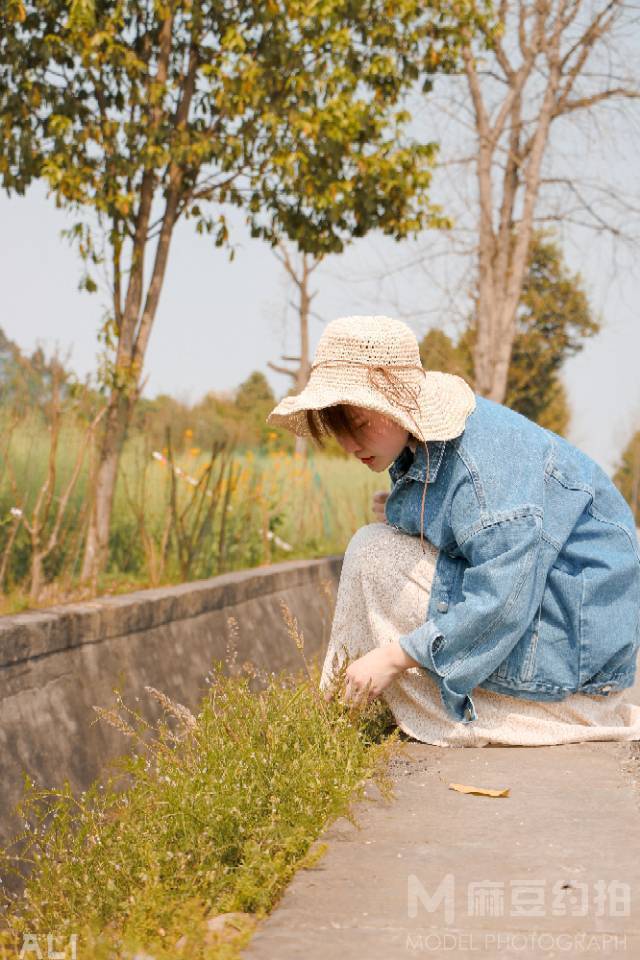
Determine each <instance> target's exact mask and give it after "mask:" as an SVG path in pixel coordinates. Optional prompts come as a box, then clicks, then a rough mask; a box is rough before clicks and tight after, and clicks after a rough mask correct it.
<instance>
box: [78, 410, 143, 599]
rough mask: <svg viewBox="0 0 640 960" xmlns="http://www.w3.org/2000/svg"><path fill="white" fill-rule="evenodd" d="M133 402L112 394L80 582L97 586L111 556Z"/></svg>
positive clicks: (98, 465) (93, 492)
mask: <svg viewBox="0 0 640 960" xmlns="http://www.w3.org/2000/svg"><path fill="white" fill-rule="evenodd" d="M132 406H133V405H132V402H131V400H128V399H127V398H126V397H123V396H122V395H121V394H119V393H117V392H116V391H113V393H112V394H111V397H110V400H109V407H108V410H107V415H106V418H105V424H104V430H103V433H102V438H101V442H100V450H99V453H98V463H97V467H96V472H95V477H94V480H93V490H92V491H91V494H90V496H92V504H91V510H90V512H89V524H88V528H87V538H86V541H85V549H84V557H83V561H82V571H81V578H82V580H84V581H87V582H91V583H93V584H95V581H96V580H97V577H98V574H99V572H100V571H101V570H103V569H104V567H105V565H106V562H107V559H108V555H109V529H110V525H111V512H112V509H113V498H114V494H115V489H116V482H117V479H118V466H119V463H120V454H121V452H122V447H123V444H124V441H125V438H126V434H127V427H128V425H129V417H130V414H131V410H132Z"/></svg>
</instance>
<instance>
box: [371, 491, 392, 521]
mask: <svg viewBox="0 0 640 960" xmlns="http://www.w3.org/2000/svg"><path fill="white" fill-rule="evenodd" d="M388 496H389V494H388V492H387V491H386V490H377V491H376V493H374V495H373V501H372V508H373V514H374V516H375V518H376V520H377V521H378V522H379V523H388V522H389V521H388V520H387V518H386V517H385V515H384V505H385V503H386V502H387V498H388Z"/></svg>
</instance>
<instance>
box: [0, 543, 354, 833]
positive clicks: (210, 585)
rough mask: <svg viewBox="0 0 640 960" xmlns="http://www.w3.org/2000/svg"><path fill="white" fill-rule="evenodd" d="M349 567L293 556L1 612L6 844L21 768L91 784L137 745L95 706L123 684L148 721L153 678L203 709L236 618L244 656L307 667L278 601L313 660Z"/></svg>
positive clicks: (152, 711)
mask: <svg viewBox="0 0 640 960" xmlns="http://www.w3.org/2000/svg"><path fill="white" fill-rule="evenodd" d="M341 568H342V556H341V555H338V556H330V557H326V558H323V559H321V560H303V561H295V560H294V561H287V562H285V563H279V564H274V565H273V566H265V567H259V568H255V569H251V570H241V571H237V572H234V573H229V574H225V575H223V576H220V577H213V578H212V579H210V580H202V581H198V582H196V583H186V584H181V585H179V586H174V587H162V588H159V589H154V590H141V591H138V592H136V593H130V594H126V595H122V596H118V597H106V598H103V599H96V600H94V601H91V602H89V603H80V604H69V605H67V606H59V607H51V608H50V609H48V610H41V611H36V612H33V613H24V614H20V615H18V616H14V617H4V618H2V619H0V753H1V756H2V781H3V782H2V792H1V794H0V843H3V844H6V842H7V841H8V840H9V839H10V837H11V836H13V835H14V834H15V833H16V832H17V831H18V828H19V824H18V822H17V820H16V818H15V814H14V812H13V810H14V807H15V804H16V802H17V801H18V800H19V798H20V797H21V796H22V784H23V773H24V772H28V773H29V774H30V775H31V776H32V777H33V778H34V779H35V780H36V781H37V782H39V783H40V784H42V785H43V786H49V787H56V786H60V785H61V784H62V783H63V782H64V780H65V779H68V780H69V781H70V783H71V785H72V787H73V788H74V789H75V790H83V789H86V787H87V786H88V785H89V784H90V783H91V781H92V780H94V779H95V778H96V777H97V776H99V775H100V774H101V773H103V771H104V769H105V766H106V765H107V763H108V761H109V760H110V759H112V758H113V757H115V756H118V755H120V754H122V753H124V752H125V751H126V750H127V749H128V746H129V744H128V741H127V740H126V738H125V737H124V736H123V735H122V734H121V733H119V732H118V731H117V730H115V729H113V728H112V727H110V726H108V725H107V724H105V723H103V722H98V723H93V724H92V721H93V720H95V719H96V716H97V715H96V712H95V711H94V709H93V706H94V705H96V706H101V707H110V706H112V705H113V704H114V688H117V689H118V690H119V691H120V692H121V693H122V696H123V697H124V700H125V702H126V703H127V704H129V705H131V706H134V707H135V709H136V710H138V711H139V712H140V714H141V715H142V716H144V717H145V718H146V719H147V720H149V721H150V722H153V721H154V720H155V719H156V718H157V717H158V715H159V713H160V710H159V707H158V705H157V703H156V702H155V701H154V700H152V699H151V698H150V697H149V695H148V694H147V693H146V691H145V689H144V687H145V686H146V685H149V686H153V687H156V688H157V689H159V690H162V691H163V692H164V693H166V694H167V695H168V696H169V697H171V698H172V699H175V700H177V701H178V702H180V703H183V704H185V705H186V706H188V707H189V708H190V709H192V710H194V709H197V707H198V705H199V703H200V701H201V699H202V697H203V696H204V695H205V693H206V689H207V687H206V682H205V681H206V676H207V673H208V672H209V670H210V669H211V667H212V666H213V663H214V661H224V660H225V657H226V655H227V643H228V640H229V637H230V629H229V623H228V620H227V618H228V617H229V616H233V617H234V618H235V619H236V621H237V626H238V643H237V646H238V659H239V662H240V663H242V661H243V660H251V661H252V662H253V663H255V664H256V666H258V667H259V668H260V669H262V670H266V671H268V672H273V673H278V672H280V671H281V670H293V671H297V670H300V669H303V667H304V664H303V661H302V658H301V656H300V652H299V651H298V650H297V648H296V646H295V644H294V643H293V641H292V640H291V638H290V637H289V634H288V632H287V627H286V623H285V621H284V618H283V615H282V610H281V606H280V601H281V600H284V601H285V602H286V603H287V606H288V607H289V609H290V610H291V613H292V614H293V615H294V616H295V617H296V619H297V621H298V625H299V628H300V630H301V632H302V633H303V636H304V654H305V657H306V659H307V660H308V661H311V660H313V659H314V658H316V657H320V656H322V654H323V652H324V650H325V649H326V644H327V642H328V639H329V633H330V629H331V621H332V617H333V608H334V604H335V594H336V589H337V584H338V581H339V578H340V570H341ZM137 698H139V700H137ZM134 701H136V702H134Z"/></svg>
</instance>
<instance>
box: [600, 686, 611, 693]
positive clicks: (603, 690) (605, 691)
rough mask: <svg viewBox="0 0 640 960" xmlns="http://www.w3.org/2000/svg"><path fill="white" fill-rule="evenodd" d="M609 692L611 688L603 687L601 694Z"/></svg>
mask: <svg viewBox="0 0 640 960" xmlns="http://www.w3.org/2000/svg"><path fill="white" fill-rule="evenodd" d="M610 690H611V687H603V688H602V693H609V691H610Z"/></svg>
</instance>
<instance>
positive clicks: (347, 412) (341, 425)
mask: <svg viewBox="0 0 640 960" xmlns="http://www.w3.org/2000/svg"><path fill="white" fill-rule="evenodd" d="M305 414H306V417H307V426H308V428H309V433H310V434H311V436H312V437H313V439H314V440H315V441H316V443H317V444H318V446H320V447H323V446H324V442H323V436H324V434H327V433H328V434H330V435H331V436H335V435H336V433H348V434H349V436H350V437H351V438H352V439H354V440H355V436H354V432H353V425H352V418H353V407H352V406H351V405H350V404H348V403H335V404H333V405H332V406H330V407H322V408H321V409H320V410H305Z"/></svg>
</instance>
